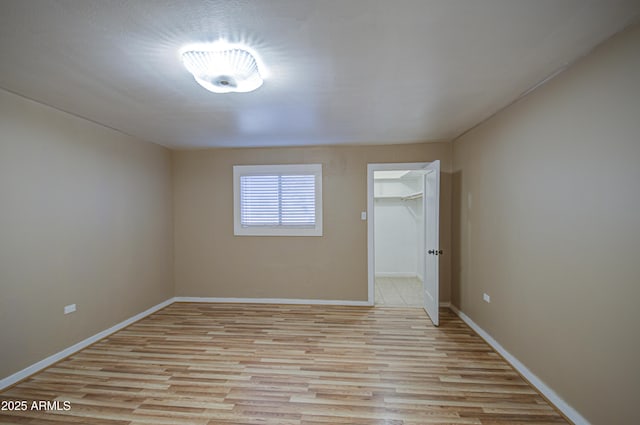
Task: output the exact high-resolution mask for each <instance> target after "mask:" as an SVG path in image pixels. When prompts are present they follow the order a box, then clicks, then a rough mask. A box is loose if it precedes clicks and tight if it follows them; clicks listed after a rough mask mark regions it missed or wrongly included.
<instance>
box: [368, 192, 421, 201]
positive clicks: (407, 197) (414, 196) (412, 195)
mask: <svg viewBox="0 0 640 425" xmlns="http://www.w3.org/2000/svg"><path fill="white" fill-rule="evenodd" d="M419 198H422V192H416V193H410V194H408V195H382V196H375V197H374V199H400V200H402V201H410V200H412V199H419Z"/></svg>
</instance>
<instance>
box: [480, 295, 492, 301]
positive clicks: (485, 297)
mask: <svg viewBox="0 0 640 425" xmlns="http://www.w3.org/2000/svg"><path fill="white" fill-rule="evenodd" d="M482 299H483V300H484V302H486V303H490V302H491V297H490V296H489V294H487V293H484V294H482Z"/></svg>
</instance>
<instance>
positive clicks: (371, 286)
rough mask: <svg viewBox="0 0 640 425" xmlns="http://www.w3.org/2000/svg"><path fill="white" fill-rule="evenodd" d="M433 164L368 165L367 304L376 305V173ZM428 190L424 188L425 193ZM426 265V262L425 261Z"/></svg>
mask: <svg viewBox="0 0 640 425" xmlns="http://www.w3.org/2000/svg"><path fill="white" fill-rule="evenodd" d="M432 162H433V161H431V162H394V163H379V164H367V274H368V277H367V281H368V294H367V304H368V305H375V292H374V290H375V279H376V269H375V259H376V256H375V212H374V210H375V203H374V179H373V175H374V172H375V171H391V170H424V169H425V168H426V167H428V166H429V164H431V163H432ZM425 189H426V188H423V189H422V190H423V191H424V190H425ZM425 264H426V261H425Z"/></svg>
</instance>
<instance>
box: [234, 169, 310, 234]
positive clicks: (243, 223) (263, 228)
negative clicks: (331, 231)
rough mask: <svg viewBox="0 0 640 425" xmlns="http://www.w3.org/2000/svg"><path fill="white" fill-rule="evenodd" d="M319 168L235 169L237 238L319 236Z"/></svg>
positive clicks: (235, 231) (235, 229) (235, 227)
mask: <svg viewBox="0 0 640 425" xmlns="http://www.w3.org/2000/svg"><path fill="white" fill-rule="evenodd" d="M321 182H322V167H321V165H320V164H300V165H268V166H235V167H234V203H235V205H234V207H235V212H234V215H235V217H234V219H235V225H234V233H235V234H236V235H283V236H320V235H322V220H321V217H322V215H321V208H320V207H321V202H322V196H321Z"/></svg>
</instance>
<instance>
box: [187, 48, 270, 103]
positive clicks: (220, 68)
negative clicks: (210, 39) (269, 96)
mask: <svg viewBox="0 0 640 425" xmlns="http://www.w3.org/2000/svg"><path fill="white" fill-rule="evenodd" d="M181 58H182V63H183V64H184V66H185V68H187V70H188V71H189V72H190V73H191V74H193V77H194V78H195V80H196V81H197V82H198V84H200V85H201V86H202V87H204V88H205V89H207V90H209V91H212V92H214V93H230V92H240V93H246V92H250V91H253V90H255V89H257V88H258V87H260V86H261V85H262V82H263V80H262V77H261V76H260V72H259V70H258V64H257V62H256V59H255V57H254V56H253V55H252V54H251V53H249V52H248V51H247V50H245V49H243V48H241V47H238V46H231V45H229V46H218V47H215V46H211V47H208V48H198V49H185V50H183V51H182V53H181Z"/></svg>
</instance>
